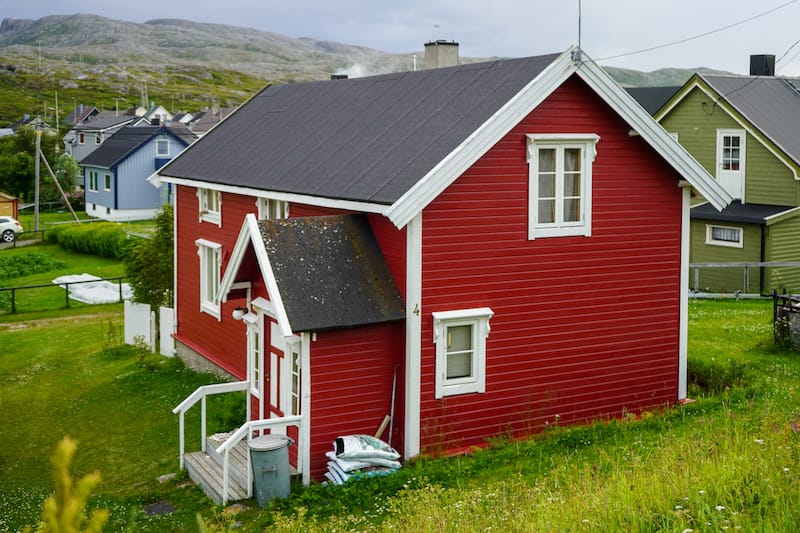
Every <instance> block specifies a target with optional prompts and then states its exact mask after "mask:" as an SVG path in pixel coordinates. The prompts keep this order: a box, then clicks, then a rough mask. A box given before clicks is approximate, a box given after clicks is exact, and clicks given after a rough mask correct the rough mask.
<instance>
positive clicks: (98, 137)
mask: <svg viewBox="0 0 800 533" xmlns="http://www.w3.org/2000/svg"><path fill="white" fill-rule="evenodd" d="M102 143H103V134H102V133H95V134H94V144H96V145H98V146H99V145H100V144H102Z"/></svg>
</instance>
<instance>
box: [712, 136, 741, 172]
mask: <svg viewBox="0 0 800 533" xmlns="http://www.w3.org/2000/svg"><path fill="white" fill-rule="evenodd" d="M725 137H738V138H739V158H738V162H739V168H738V169H736V170H731V169H723V168H722V165H723V162H724V155H725V144H724V139H725ZM746 142H747V132H746V131H745V130H735V129H718V130H717V172H738V173H741V174H744V164H745V155H746V150H747V146H746Z"/></svg>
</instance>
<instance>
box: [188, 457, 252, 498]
mask: <svg viewBox="0 0 800 533" xmlns="http://www.w3.org/2000/svg"><path fill="white" fill-rule="evenodd" d="M184 464H185V465H186V470H187V472H188V473H189V478H190V479H191V480H192V481H194V482H195V483H197V484H198V485H200V488H202V489H203V492H205V493H206V496H208V497H209V498H211V499H212V500H213V501H214V502H215V503H217V504H218V505H222V466H221V465H219V464H217V462H216V461H215V460H214V459H212V458H211V457H210V456H209V455H208V454H207V453H203V452H192V453H187V454H186V455H185V456H184ZM246 498H247V488H246V487H244V486H243V485H242V484H241V483H239V482H238V481H237V480H236V479H234V476H229V480H228V502H233V501H237V500H244V499H246Z"/></svg>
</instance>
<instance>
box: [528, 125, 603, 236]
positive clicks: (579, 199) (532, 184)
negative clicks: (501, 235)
mask: <svg viewBox="0 0 800 533" xmlns="http://www.w3.org/2000/svg"><path fill="white" fill-rule="evenodd" d="M599 139H600V137H598V136H597V135H594V134H559V135H555V134H554V135H550V134H541V135H540V134H530V135H528V194H529V199H528V238H529V239H537V238H539V237H561V236H569V235H583V236H587V237H588V236H589V235H591V232H592V217H591V214H592V211H591V201H592V191H591V188H592V163H593V162H594V158H595V154H596V149H595V145H596V144H597V141H598V140H599Z"/></svg>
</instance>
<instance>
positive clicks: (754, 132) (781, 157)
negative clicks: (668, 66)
mask: <svg viewBox="0 0 800 533" xmlns="http://www.w3.org/2000/svg"><path fill="white" fill-rule="evenodd" d="M700 80H702V81H703V83H700ZM700 80H698V79H697V77H696V76H695V78H694V79H693V81H691V82H690V83H689V85H687V86H686V87H684V88H683V89H681V90H680V91H678V95H679V96H678V97H677V98H674V97H673V101H672V102H671V103H670V105H669V107H667V108H665V109H664V110H662V111H660V112H659V113H658V115H656V117H655V119H656V120H657V121H658V122H659V124H660V123H661V121H662V120H663V119H664V117H665V116H667V115H668V114H669V113H670V112H671V111H672V110H673V109H674V108H675V106H677V105H678V104H679V103H680V102H682V101H683V100H684V98H686V96H687V95H688V94H689V93H691V92H692V91H693V90H695V89H697V90H699V91H701V92H702V93H703V94H705V95H706V96H707V97H708V98H709V99H710V100H713V101H714V105H718V104H720V103H721V104H723V105H718V107H719V108H720V109H721V110H722V111H723V112H724V113H725V114H726V115H728V116H729V117H730V118H731V119H732V120H733V121H734V122H736V123H737V124H738V125H739V126H740V127H741V128H743V129H744V130H745V131H746V132H747V133H749V134H750V135H751V136H752V137H753V138H754V139H755V140H756V141H758V143H759V144H760V145H761V146H763V147H764V148H766V150H767V151H768V152H769V153H771V154H772V155H774V156H775V157H776V158H777V159H778V161H780V162H781V163H783V164H784V165H786V167H787V168H788V169H789V170H790V171H791V173H792V177H793V178H794V179H796V180H800V175H799V174H798V172H797V164H795V163H794V162H793V161H792V159H791V158H790V157H789V156H787V155H786V154H785V153H784V152H783V148H782V147H781V146H780V145H778V143H776V142H775V141H774V140H772V139H771V138H769V137H768V136H767V135H765V134H763V133H761V132H760V131H759V130H758V129H757V128H755V127H754V125H753V123H752V122H750V119H749V118H748V117H747V116H746V115H745V114H744V113H742V112H741V111H739V110H738V109H736V107H735V106H733V105H732V104H730V103H729V102H728V101H727V100H724V99H723V98H722V96H720V95H719V94H718V93H717V92H716V90H715V89H714V88H713V87H711V84H709V83H708V82H707V81H705V80H704V79H703V78H702V77H700ZM703 84H705V85H703ZM711 91H713V93H712V92H711ZM731 108H732V109H735V110H736V113H739V114H740V115H741V116H742V117H744V119H745V120H740V119H739V117H737V116H736V114H734V113H732V112H731ZM764 139H769V140H770V142H771V143H773V144H774V146H771V145H770V144H769V143H766V142H764ZM775 147H777V148H779V150H775ZM745 157H746V156H745Z"/></svg>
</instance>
